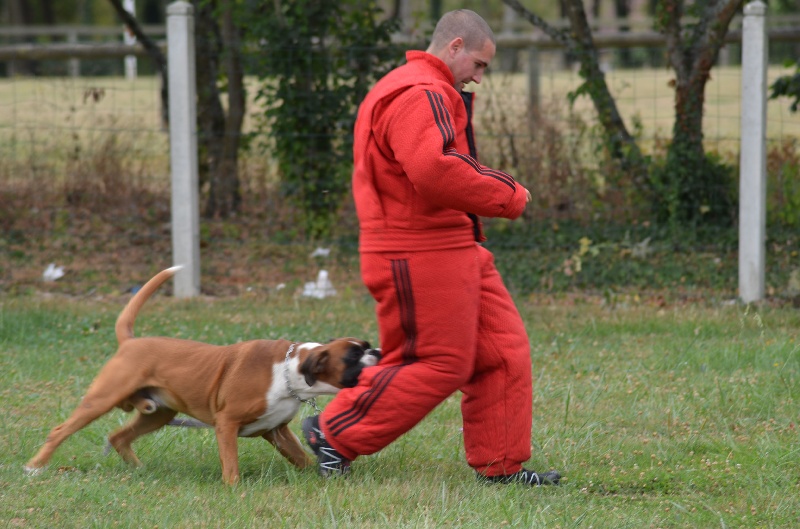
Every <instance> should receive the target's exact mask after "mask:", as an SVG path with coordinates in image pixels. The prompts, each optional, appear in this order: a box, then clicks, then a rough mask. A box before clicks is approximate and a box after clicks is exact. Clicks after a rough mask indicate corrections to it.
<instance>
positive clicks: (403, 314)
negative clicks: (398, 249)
mask: <svg viewBox="0 0 800 529" xmlns="http://www.w3.org/2000/svg"><path fill="white" fill-rule="evenodd" d="M392 276H393V277H394V289H395V292H397V304H398V306H399V310H400V325H401V326H402V328H403V334H404V335H405V337H406V340H405V342H404V343H403V363H404V364H410V363H411V362H414V361H415V360H416V359H417V354H416V349H417V320H416V318H415V317H414V311H415V310H416V307H415V305H414V292H413V291H412V289H411V274H410V273H409V271H408V260H406V259H402V260H396V261H392Z"/></svg>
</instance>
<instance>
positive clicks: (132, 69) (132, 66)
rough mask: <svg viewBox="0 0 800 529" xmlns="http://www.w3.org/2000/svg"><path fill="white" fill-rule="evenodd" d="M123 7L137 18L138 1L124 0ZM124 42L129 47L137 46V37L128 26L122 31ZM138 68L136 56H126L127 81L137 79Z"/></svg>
mask: <svg viewBox="0 0 800 529" xmlns="http://www.w3.org/2000/svg"><path fill="white" fill-rule="evenodd" d="M122 7H123V8H124V9H125V11H127V12H128V13H130V14H131V15H132V16H133V18H136V0H123V4H122ZM122 41H123V42H124V43H125V44H129V45H133V44H136V35H134V34H133V31H131V28H129V27H128V26H125V27H124V28H123V30H122ZM137 66H138V62H137V60H136V55H126V56H125V79H128V80H130V81H132V80H134V79H136V70H137Z"/></svg>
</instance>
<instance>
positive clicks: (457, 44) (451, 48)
mask: <svg viewBox="0 0 800 529" xmlns="http://www.w3.org/2000/svg"><path fill="white" fill-rule="evenodd" d="M463 47H464V39H463V38H461V37H456V38H454V39H453V40H451V41H450V44H448V45H447V51H448V52H449V53H450V56H451V57H455V55H456V53H458V52H459V51H460V50H461V49H462V48H463Z"/></svg>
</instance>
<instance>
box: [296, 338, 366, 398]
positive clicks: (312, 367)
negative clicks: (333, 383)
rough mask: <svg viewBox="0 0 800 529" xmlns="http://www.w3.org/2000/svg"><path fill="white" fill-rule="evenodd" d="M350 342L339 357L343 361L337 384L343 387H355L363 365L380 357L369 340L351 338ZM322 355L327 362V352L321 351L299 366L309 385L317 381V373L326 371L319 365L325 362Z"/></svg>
mask: <svg viewBox="0 0 800 529" xmlns="http://www.w3.org/2000/svg"><path fill="white" fill-rule="evenodd" d="M350 343H351V345H350V347H349V348H348V350H347V353H345V355H344V357H342V359H341V361H342V362H344V369H343V370H342V375H341V378H340V379H339V384H338V385H340V386H341V387H343V388H352V387H355V386H356V385H357V384H358V377H359V376H360V375H361V371H362V370H363V369H364V368H365V367H370V366H374V365H377V364H378V362H380V359H381V350H380V349H373V348H372V346H370V344H369V342H364V341H355V340H351V341H350ZM323 355H324V357H325V362H327V361H328V358H327V357H328V356H329V354H328V353H327V352H323V353H320V355H318V357H317V358H316V359H312V358H308V359H306V361H305V362H303V365H302V366H301V367H300V372H301V373H302V374H303V377H304V378H305V381H306V384H308V385H309V386H313V385H314V384H315V383H316V382H317V379H318V375H321V374H323V373H325V372H326V371H327V369H323V368H322V367H321V365H322V364H324V363H325V362H323V361H321V360H322V357H323Z"/></svg>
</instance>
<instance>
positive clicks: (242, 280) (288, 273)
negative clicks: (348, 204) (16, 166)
mask: <svg viewBox="0 0 800 529" xmlns="http://www.w3.org/2000/svg"><path fill="white" fill-rule="evenodd" d="M0 202H1V203H2V204H3V208H2V211H0V229H2V234H0V293H5V294H15V295H21V294H22V295H24V294H31V293H38V292H42V293H44V292H49V293H60V294H66V295H79V296H85V295H94V294H99V295H105V294H115V293H124V292H127V291H130V290H131V289H132V288H135V287H137V286H138V285H141V284H142V283H143V282H144V281H146V280H147V279H148V278H149V277H151V276H152V275H153V274H154V273H156V272H157V271H159V270H161V269H163V268H167V267H169V266H172V265H173V262H172V242H171V224H170V209H169V204H170V200H169V195H168V194H167V193H166V192H153V191H149V190H142V189H137V190H132V189H128V190H125V192H123V193H121V194H118V195H113V196H112V195H110V194H109V193H106V192H101V190H98V189H81V190H72V191H67V190H63V189H62V190H60V191H59V190H49V191H47V190H46V191H43V192H40V190H39V189H36V188H35V187H33V186H19V185H18V186H16V187H15V186H8V185H6V186H5V187H4V188H2V189H0ZM271 202H276V200H274V197H264V196H260V197H251V198H250V200H248V201H247V203H246V204H245V205H244V207H243V211H242V213H241V214H239V215H237V216H235V217H233V218H229V219H224V220H208V219H203V220H202V221H201V236H200V246H201V248H200V253H201V290H202V292H203V294H206V295H210V296H230V295H238V294H241V293H243V292H270V291H275V290H282V289H285V288H288V289H292V290H297V289H300V288H302V285H303V284H304V283H305V282H306V281H311V280H313V279H314V278H315V277H316V274H317V273H318V271H319V270H320V269H322V268H325V269H327V270H329V273H330V276H331V279H332V280H333V282H334V284H335V285H341V286H342V287H347V286H349V287H360V280H359V278H358V258H357V255H356V247H355V237H354V236H350V237H345V238H340V239H339V240H340V241H342V242H339V243H336V244H326V245H325V246H326V247H327V249H329V250H330V254H329V255H328V256H327V257H312V256H311V254H312V253H313V251H314V249H315V248H316V245H315V244H311V243H297V242H294V241H292V238H291V237H290V236H288V235H287V234H288V233H291V231H292V224H293V222H294V221H293V219H292V216H291V214H290V213H287V212H281V211H280V209H279V208H277V207H274V204H271ZM51 263H52V264H54V265H55V266H56V267H58V268H61V269H63V272H64V275H63V277H61V278H59V279H57V280H55V281H45V280H44V279H43V273H44V271H45V269H46V268H47V267H48V265H50V264H51Z"/></svg>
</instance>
